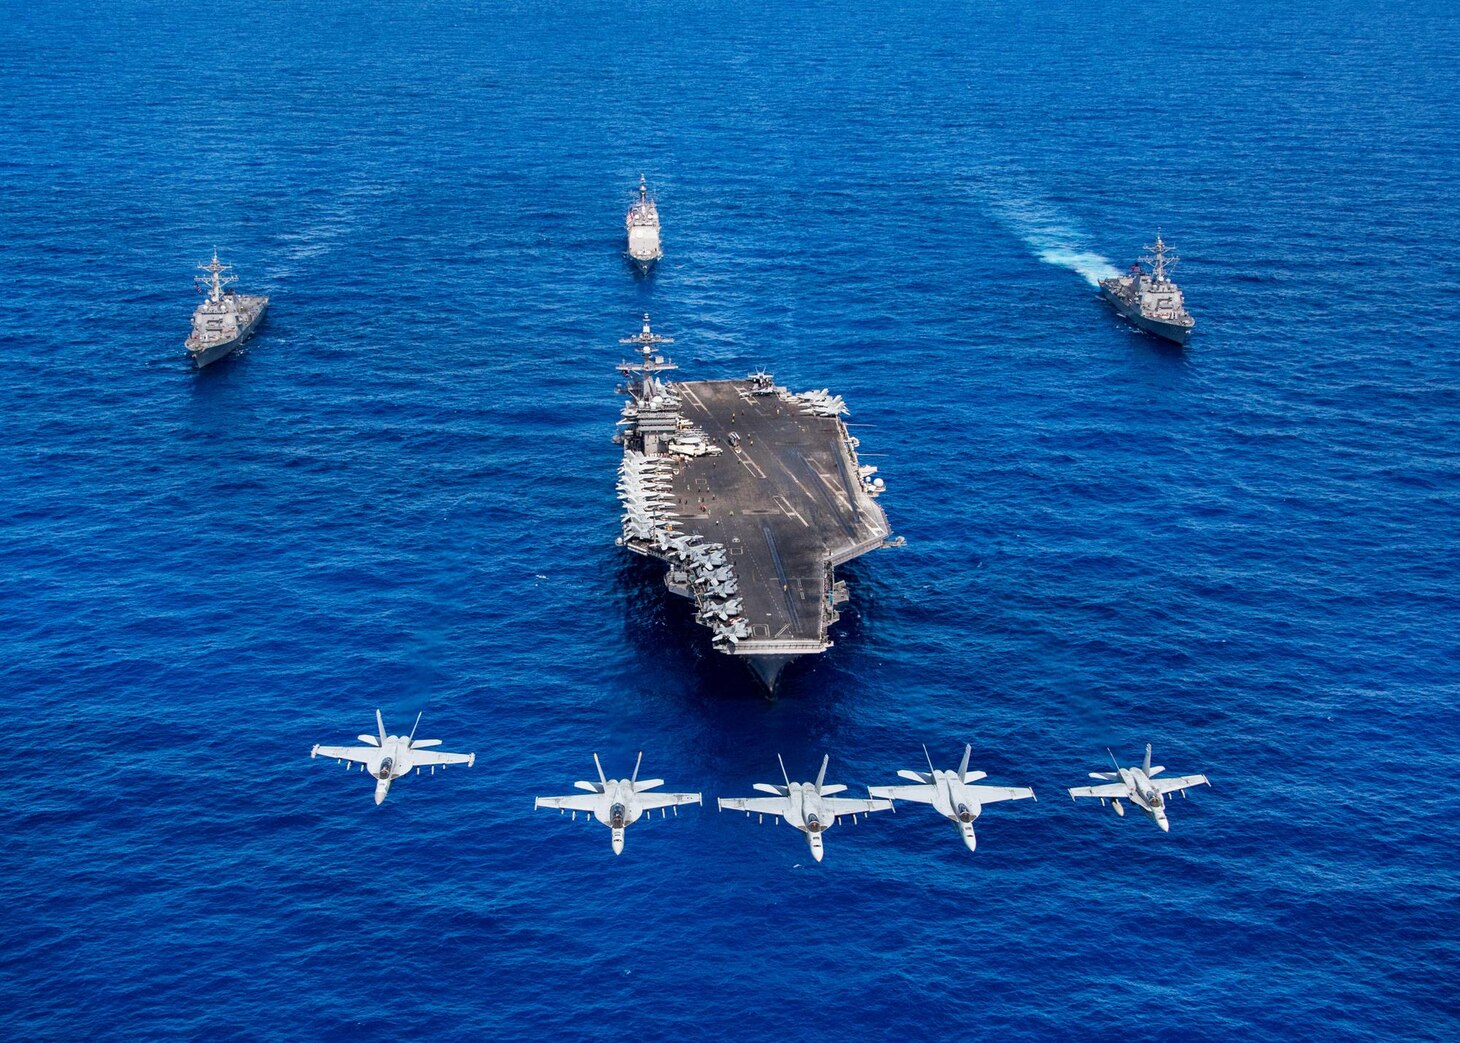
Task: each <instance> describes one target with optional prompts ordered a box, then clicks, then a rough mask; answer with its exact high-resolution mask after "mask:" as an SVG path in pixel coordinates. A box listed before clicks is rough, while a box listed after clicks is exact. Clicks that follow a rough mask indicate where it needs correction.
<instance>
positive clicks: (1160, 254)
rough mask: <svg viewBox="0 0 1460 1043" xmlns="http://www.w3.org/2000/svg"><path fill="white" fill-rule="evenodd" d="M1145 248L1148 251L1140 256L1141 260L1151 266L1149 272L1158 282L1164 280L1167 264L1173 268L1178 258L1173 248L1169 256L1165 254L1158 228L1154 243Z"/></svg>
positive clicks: (1164, 246)
mask: <svg viewBox="0 0 1460 1043" xmlns="http://www.w3.org/2000/svg"><path fill="white" fill-rule="evenodd" d="M1145 249H1147V250H1149V251H1150V253H1148V254H1147V255H1146V256H1144V257H1142V258H1141V260H1142V261H1145V262H1146V263H1147V264H1149V265H1150V266H1151V274H1152V275H1153V276H1154V277H1155V279H1156V281H1157V282H1158V283H1161V282H1165V281H1166V268H1167V266H1168V265H1169V266H1170V267H1172V268H1175V267H1176V262H1177V261H1178V260H1180V258H1178V257H1177V256H1176V252H1175V251H1174V250H1173V251H1171V253H1170V255H1169V256H1168V255H1167V250H1166V244H1165V243H1163V242H1162V241H1161V230H1160V229H1157V230H1156V245H1155V246H1147V247H1146V248H1145Z"/></svg>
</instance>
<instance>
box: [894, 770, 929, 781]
mask: <svg viewBox="0 0 1460 1043" xmlns="http://www.w3.org/2000/svg"><path fill="white" fill-rule="evenodd" d="M897 777H898V778H900V779H907V780H908V781H909V782H921V783H923V784H924V785H927V784H929V783H931V782H932V781H933V776H931V775H929V774H927V773H926V772H922V771H909V770H908V769H906V768H903V769H902V770H901V771H899V772H898V773H897Z"/></svg>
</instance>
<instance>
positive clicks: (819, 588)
mask: <svg viewBox="0 0 1460 1043" xmlns="http://www.w3.org/2000/svg"><path fill="white" fill-rule="evenodd" d="M625 343H633V344H636V345H639V347H640V350H641V352H642V358H641V360H640V361H638V362H634V363H625V364H624V365H622V366H620V367H619V368H620V371H621V372H623V373H624V374H625V375H627V376H629V377H631V378H632V382H631V384H630V385H629V386H628V387H626V388H625V389H624V391H625V394H627V395H628V396H629V397H628V401H627V402H626V403H625V406H624V411H623V419H622V420H621V421H620V425H621V427H623V428H624V430H623V433H622V434H621V435H620V440H621V441H622V443H623V445H624V463H623V466H622V467H621V469H620V478H619V498H620V499H621V500H622V501H623V505H624V508H625V513H624V514H623V516H622V519H621V521H622V523H623V531H624V534H623V539H622V540H621V542H622V544H623V545H624V546H625V547H627V548H628V549H630V550H632V551H635V552H637V553H640V554H645V555H649V556H652V557H657V558H660V559H663V560H665V561H667V562H668V563H669V572H668V575H667V576H666V577H665V582H666V585H667V586H668V587H669V589H670V590H671V591H673V592H674V593H676V594H680V595H681V596H684V597H687V598H691V599H692V600H694V601H695V604H696V618H697V619H698V620H699V621H700V622H701V623H703V624H705V625H706V626H708V627H710V629H711V631H712V633H713V635H714V637H713V645H714V647H715V648H716V650H718V651H720V652H723V653H725V654H727V655H732V656H737V657H742V658H743V659H744V661H745V663H746V665H747V666H749V667H750V668H751V670H752V671H753V672H754V673H755V674H756V676H758V677H759V678H760V679H761V680H762V681H763V682H764V683H765V685H766V687H767V688H768V689H770V690H771V691H774V690H775V687H776V684H777V682H778V680H779V678H780V674H781V671H782V669H783V668H784V667H785V665H786V664H787V663H788V662H790V661H791V660H793V659H795V658H796V657H798V656H802V655H808V654H815V653H819V652H823V651H825V650H826V649H827V648H828V647H830V645H831V642H830V641H829V640H828V638H827V628H828V627H829V626H831V624H832V623H834V622H836V620H837V618H838V613H837V607H838V606H839V605H840V604H842V603H843V602H845V601H846V600H847V592H846V587H845V584H844V583H840V582H838V581H837V580H836V579H835V576H834V573H833V569H834V568H835V566H837V565H840V564H842V563H843V562H846V561H850V560H851V559H853V558H855V557H858V556H859V555H862V554H865V553H866V552H867V551H870V550H875V549H877V548H879V547H883V546H888V545H891V544H895V543H900V541H889V536H890V535H891V530H890V529H889V527H888V523H887V517H886V515H885V514H884V513H883V511H882V508H881V506H880V505H879V504H878V503H877V496H878V495H879V494H880V493H881V492H882V490H883V488H884V485H883V482H882V480H881V479H878V478H874V477H873V474H874V473H875V471H876V469H875V468H872V467H862V466H860V465H859V463H858V460H857V452H856V450H857V441H856V439H854V438H853V437H852V436H851V435H850V434H849V433H848V431H847V428H846V425H845V424H844V423H843V421H842V419H841V416H842V415H843V414H845V413H846V412H847V409H846V406H845V404H844V403H843V402H842V401H841V399H840V397H839V396H832V395H830V394H829V393H828V392H826V391H813V392H809V393H804V394H800V395H793V394H791V393H790V392H789V391H788V390H787V389H785V388H783V387H778V386H776V385H775V383H774V381H773V379H772V378H771V377H770V375H769V374H765V373H756V374H752V375H750V376H749V377H747V378H745V379H743V380H707V381H689V382H675V383H669V382H666V381H663V380H661V379H660V378H659V377H658V376H657V374H658V373H660V372H663V371H664V370H668V369H673V368H675V367H674V365H673V363H670V362H667V361H665V360H664V358H663V357H662V356H657V355H655V354H654V351H655V349H656V348H657V347H659V346H660V345H662V344H665V343H669V340H668V338H663V337H659V336H657V335H656V334H654V333H652V332H651V331H650V328H649V323H648V317H647V316H646V317H645V322H644V329H643V332H642V333H641V334H640V335H639V336H638V337H634V338H630V339H628V340H627V341H625Z"/></svg>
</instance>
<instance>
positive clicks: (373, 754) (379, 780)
mask: <svg viewBox="0 0 1460 1043" xmlns="http://www.w3.org/2000/svg"><path fill="white" fill-rule="evenodd" d="M375 726H376V727H377V728H378V729H379V730H380V734H379V736H375V735H360V736H357V738H358V739H359V740H360V741H361V742H363V743H365V744H366V745H365V746H364V747H360V746H320V745H319V744H318V743H316V744H315V746H314V748H313V749H311V750H310V751H309V755H310V756H311V757H333V758H335V759H336V760H341V761H350V762H352V763H357V764H361V765H364V769H363V770H365V771H368V772H370V774H371V775H373V776H374V777H375V803H376V804H380V803H381V802H383V801H384V800H385V795H386V794H387V793H389V792H390V784H391V783H392V782H394V781H395V780H396V779H398V778H400V777H401V776H402V775H409V774H410V772H411V769H412V768H414V769H415V770H416V773H417V774H420V771H421V769H422V768H426V767H429V768H430V769H431V774H433V775H434V774H436V765H438V764H439V765H441V766H442V767H443V768H444V767H445V766H446V765H448V764H465V765H466V766H467V767H471V766H472V765H473V764H475V763H476V761H477V755H476V754H475V753H437V752H435V751H434V750H430V749H428V747H431V746H440V745H441V740H440V739H417V738H416V728H419V727H420V726H421V715H420V714H416V723H415V725H414V726H412V728H411V734H410V735H386V734H385V721H384V720H383V719H382V718H381V716H380V711H379V710H376V711H375Z"/></svg>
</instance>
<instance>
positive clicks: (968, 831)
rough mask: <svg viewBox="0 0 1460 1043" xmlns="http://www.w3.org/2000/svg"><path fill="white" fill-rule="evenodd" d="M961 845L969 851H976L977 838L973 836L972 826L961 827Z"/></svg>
mask: <svg viewBox="0 0 1460 1043" xmlns="http://www.w3.org/2000/svg"><path fill="white" fill-rule="evenodd" d="M963 843H964V846H965V847H967V848H968V850H970V851H975V850H977V849H978V838H977V837H976V836H974V835H973V827H972V826H964V827H963Z"/></svg>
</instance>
